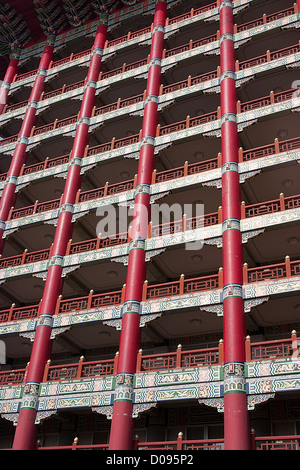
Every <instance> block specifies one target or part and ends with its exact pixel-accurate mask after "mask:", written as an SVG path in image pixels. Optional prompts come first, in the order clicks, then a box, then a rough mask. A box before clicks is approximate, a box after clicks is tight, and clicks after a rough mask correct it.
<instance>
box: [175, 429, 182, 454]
mask: <svg viewBox="0 0 300 470" xmlns="http://www.w3.org/2000/svg"><path fill="white" fill-rule="evenodd" d="M182 439H183V433H182V432H179V433H178V436H177V445H176V450H182Z"/></svg>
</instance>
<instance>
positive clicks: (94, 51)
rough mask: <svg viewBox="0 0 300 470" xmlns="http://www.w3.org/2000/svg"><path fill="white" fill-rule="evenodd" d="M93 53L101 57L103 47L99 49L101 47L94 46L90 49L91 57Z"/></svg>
mask: <svg viewBox="0 0 300 470" xmlns="http://www.w3.org/2000/svg"><path fill="white" fill-rule="evenodd" d="M93 55H100V56H101V57H102V56H103V49H101V47H95V49H93V50H92V53H91V57H92V56H93Z"/></svg>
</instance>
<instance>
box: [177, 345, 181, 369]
mask: <svg viewBox="0 0 300 470" xmlns="http://www.w3.org/2000/svg"><path fill="white" fill-rule="evenodd" d="M181 352H182V345H181V344H178V346H177V350H176V368H177V369H180V367H181Z"/></svg>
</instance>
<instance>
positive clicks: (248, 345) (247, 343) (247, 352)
mask: <svg viewBox="0 0 300 470" xmlns="http://www.w3.org/2000/svg"><path fill="white" fill-rule="evenodd" d="M245 355H246V362H249V361H251V339H250V336H249V335H248V336H246V341H245Z"/></svg>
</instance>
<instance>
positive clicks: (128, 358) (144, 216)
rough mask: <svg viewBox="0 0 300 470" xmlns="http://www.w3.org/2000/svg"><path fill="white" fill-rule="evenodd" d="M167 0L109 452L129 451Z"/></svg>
mask: <svg viewBox="0 0 300 470" xmlns="http://www.w3.org/2000/svg"><path fill="white" fill-rule="evenodd" d="M166 17H167V2H166V1H160V0H158V1H157V4H156V8H155V14H154V22H153V31H152V43H151V52H150V58H149V72H148V78H147V88H146V98H145V107H144V118H143V127H142V139H141V148H140V154H139V166H138V173H137V187H136V196H135V200H134V213H133V223H132V229H131V237H130V238H131V244H130V251H129V259H128V268H127V278H126V289H125V298H124V305H123V316H122V328H121V337H120V345H119V361H118V370H117V376H116V390H115V397H114V406H113V415H112V423H111V433H110V443H109V449H110V450H132V449H133V443H134V440H133V437H134V436H133V430H134V418H133V417H132V412H133V401H132V398H133V375H134V373H135V372H136V362H137V355H138V351H139V349H140V342H141V331H140V305H141V301H142V295H143V286H144V281H145V278H146V261H145V239H146V238H147V233H148V224H149V221H150V208H151V206H150V185H151V182H152V173H153V171H154V169H155V153H154V140H155V136H156V129H157V123H158V107H157V104H158V96H159V90H160V86H161V59H162V55H163V49H164V27H165V22H166Z"/></svg>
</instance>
